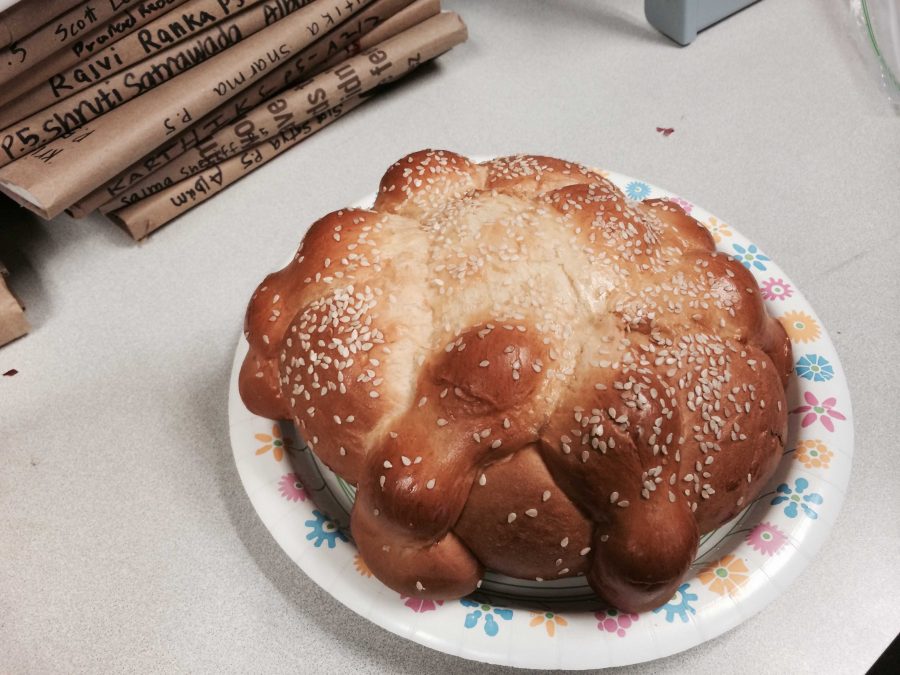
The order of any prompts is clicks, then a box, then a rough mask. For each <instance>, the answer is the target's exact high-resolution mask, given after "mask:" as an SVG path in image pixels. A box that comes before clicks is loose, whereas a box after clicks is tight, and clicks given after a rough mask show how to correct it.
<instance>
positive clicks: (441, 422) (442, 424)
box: [437, 417, 449, 427]
mask: <svg viewBox="0 0 900 675" xmlns="http://www.w3.org/2000/svg"><path fill="white" fill-rule="evenodd" d="M447 424H449V422H447V420H445V419H444V418H443V417H438V420H437V425H438V426H439V427H445V426H447Z"/></svg>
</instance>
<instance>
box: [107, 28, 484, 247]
mask: <svg viewBox="0 0 900 675" xmlns="http://www.w3.org/2000/svg"><path fill="white" fill-rule="evenodd" d="M439 20H440V21H439ZM426 23H431V24H432V25H431V26H429V27H428V28H429V31H428V32H427V34H428V36H429V38H430V39H431V42H427V43H421V51H420V54H421V57H419V58H417V59H416V62H415V63H408V64H407V67H406V68H405V70H404V71H403V72H408V71H409V70H411V69H412V68H415V67H416V66H418V65H420V64H421V63H424V62H425V61H427V60H428V59H429V58H433V57H434V56H437V55H439V54H441V53H443V52H445V51H447V50H448V49H450V48H452V47H453V46H454V45H456V44H459V43H460V42H463V41H464V40H465V39H466V37H467V31H466V27H465V24H464V23H463V22H462V20H461V19H460V18H459V16H457V15H456V14H454V13H452V12H448V13H445V14H442V15H440V16H437V17H434V18H432V19H429V20H428V21H427V22H426ZM412 30H415V29H410V31H406V32H407V33H408V32H411V31H412ZM398 37H399V36H398ZM420 37H423V35H421V32H420ZM386 54H387V52H386V50H382V49H381V48H380V46H378V45H376V46H375V47H373V48H372V49H370V50H368V51H367V52H366V53H365V55H366V56H367V58H368V62H369V65H370V66H374V67H376V68H378V67H384V66H386V65H387V63H386ZM426 55H428V56H426ZM398 74H399V71H398ZM393 79H394V77H392V76H390V75H385V76H384V78H383V80H384V81H390V80H393ZM367 96H371V94H353V95H351V96H349V97H348V98H347V100H345V101H343V102H342V103H339V104H338V105H336V106H334V107H333V108H330V109H328V110H325V111H323V112H319V113H317V114H316V116H314V117H313V118H311V119H309V120H306V121H305V122H301V123H298V124H291V125H288V126H286V127H284V128H283V129H282V130H281V131H277V132H276V134H275V135H274V136H270V137H269V138H267V139H265V140H263V141H261V142H260V143H258V144H257V145H254V146H252V147H250V148H247V149H245V150H244V151H243V152H241V153H240V154H238V155H235V156H233V157H229V158H228V159H225V160H224V161H222V162H219V163H217V164H214V165H213V166H211V167H209V168H208V169H206V170H204V171H202V172H201V173H199V174H197V175H195V176H192V177H190V178H185V179H184V180H182V181H180V182H178V183H176V184H174V185H172V186H170V187H168V188H166V189H164V190H163V191H161V192H157V193H156V194H154V195H151V196H150V197H147V198H146V199H142V200H141V201H139V202H136V203H135V204H132V205H130V206H126V207H124V208H122V209H119V210H118V211H114V212H112V213H111V214H109V215H110V217H111V218H112V219H113V220H114V221H115V222H117V223H118V224H120V225H121V226H122V227H124V228H125V229H126V230H127V231H128V232H129V233H130V234H131V235H132V236H133V237H134V238H135V239H141V238H143V237H145V236H147V235H148V234H149V233H151V232H153V231H154V230H156V229H158V228H159V227H161V226H163V225H165V224H166V223H167V222H169V221H171V220H173V219H174V218H177V217H178V216H179V215H181V214H182V213H185V212H186V211H188V210H190V209H192V208H193V207H194V206H197V205H198V204H201V203H203V202H204V201H206V200H207V199H209V198H210V197H212V196H213V195H215V194H217V193H218V192H220V191H221V190H223V189H225V188H226V187H228V186H229V185H232V184H233V183H235V182H237V181H238V180H240V179H241V178H243V177H244V176H246V175H247V174H248V173H250V172H252V171H254V170H255V169H257V168H259V167H260V166H262V165H263V164H265V163H266V162H269V161H270V160H272V159H273V158H275V157H277V156H278V155H280V154H281V153H282V152H284V151H285V150H288V149H289V148H291V147H293V145H296V143H298V142H299V141H301V140H302V139H303V138H305V137H307V136H309V135H310V134H311V133H315V131H317V130H318V129H320V128H322V127H323V126H325V124H328V123H330V122H331V121H334V119H337V117H339V116H341V115H343V114H345V113H346V112H347V110H348V108H347V106H352V107H356V106H357V105H358V104H359V103H360V102H361V100H366V99H365V98H364V97H367ZM269 105H273V106H274V107H275V108H277V109H280V108H282V99H276V100H273V101H270V103H269Z"/></svg>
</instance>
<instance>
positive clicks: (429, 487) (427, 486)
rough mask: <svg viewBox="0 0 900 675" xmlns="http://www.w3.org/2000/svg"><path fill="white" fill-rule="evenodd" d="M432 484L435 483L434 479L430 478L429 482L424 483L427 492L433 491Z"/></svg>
mask: <svg viewBox="0 0 900 675" xmlns="http://www.w3.org/2000/svg"><path fill="white" fill-rule="evenodd" d="M434 482H435V481H434V478H432V479H431V480H430V481H428V482H427V483H425V487H426V488H428V489H429V490H433V489H434Z"/></svg>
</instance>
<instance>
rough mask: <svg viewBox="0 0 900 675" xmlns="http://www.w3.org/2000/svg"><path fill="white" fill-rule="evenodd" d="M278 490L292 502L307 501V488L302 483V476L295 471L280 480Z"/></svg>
mask: <svg viewBox="0 0 900 675" xmlns="http://www.w3.org/2000/svg"><path fill="white" fill-rule="evenodd" d="M278 491H279V492H280V493H281V496H282V497H284V498H285V499H287V500H288V501H291V502H305V501H306V490H304V489H303V485H302V484H301V483H300V478H299V477H298V476H297V474H295V473H286V474H284V475H283V476H282V477H281V480H279V481H278Z"/></svg>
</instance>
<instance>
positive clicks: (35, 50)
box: [0, 0, 138, 85]
mask: <svg viewBox="0 0 900 675" xmlns="http://www.w3.org/2000/svg"><path fill="white" fill-rule="evenodd" d="M131 4H138V0H116V2H95V0H85V1H84V2H82V3H81V4H80V5H77V6H75V7H73V8H72V9H70V10H69V11H67V12H66V13H64V14H61V15H60V16H58V17H56V18H55V19H53V20H51V21H50V22H49V23H46V24H44V25H43V26H41V27H40V28H38V29H37V30H35V31H34V32H33V33H30V34H29V35H26V36H25V37H23V38H22V39H21V40H17V41H15V42H13V43H12V44H10V45H9V46H8V47H6V48H4V49H2V50H0V85H2V84H5V83H6V82H9V81H10V80H12V79H13V78H14V77H16V76H18V75H21V74H22V73H24V72H25V71H26V70H28V69H29V68H31V67H32V66H33V65H35V64H36V63H40V61H41V60H42V59H45V58H47V57H48V56H50V55H51V54H52V53H54V52H56V51H58V50H60V49H62V48H63V47H65V46H66V45H67V44H70V43H72V42H74V41H75V40H77V39H78V38H79V37H81V36H82V35H84V34H85V33H89V32H90V31H92V30H93V29H94V28H96V27H97V26H99V25H101V24H102V23H105V22H106V21H108V20H109V19H111V18H112V17H113V16H115V15H116V14H118V13H119V12H121V11H122V10H123V9H125V8H126V7H128V6H129V5H131Z"/></svg>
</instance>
